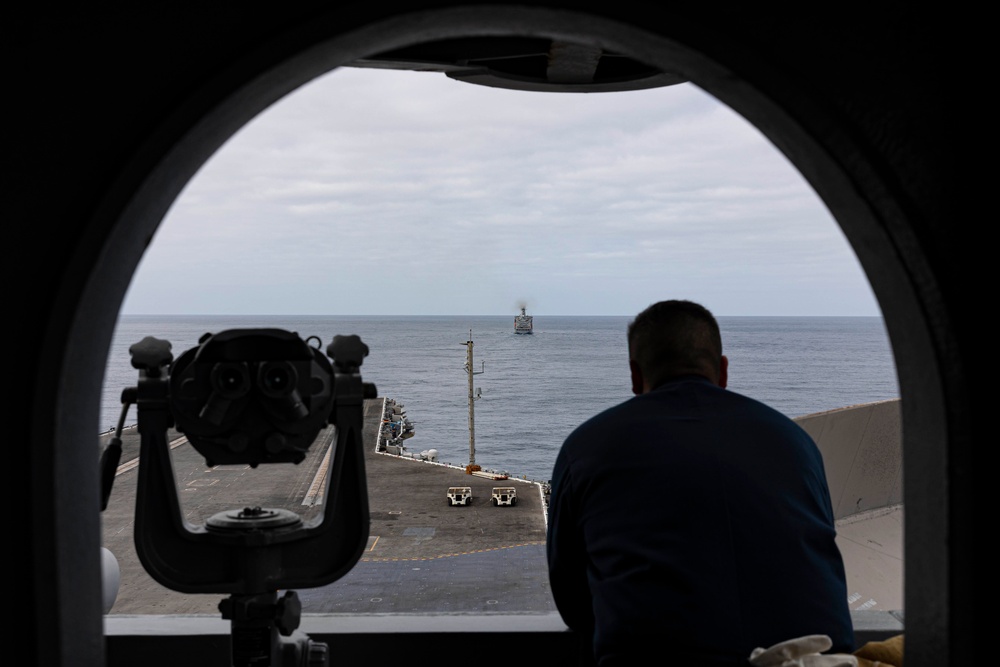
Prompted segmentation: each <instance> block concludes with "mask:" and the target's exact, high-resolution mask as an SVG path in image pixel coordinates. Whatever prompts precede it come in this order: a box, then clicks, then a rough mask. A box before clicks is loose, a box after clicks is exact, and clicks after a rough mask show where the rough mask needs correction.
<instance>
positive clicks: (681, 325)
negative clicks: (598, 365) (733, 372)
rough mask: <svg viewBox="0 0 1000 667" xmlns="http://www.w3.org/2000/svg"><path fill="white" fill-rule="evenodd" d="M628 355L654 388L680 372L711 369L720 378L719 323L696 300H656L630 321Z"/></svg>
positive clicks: (704, 372)
mask: <svg viewBox="0 0 1000 667" xmlns="http://www.w3.org/2000/svg"><path fill="white" fill-rule="evenodd" d="M628 351H629V359H630V360H631V361H634V362H635V363H636V364H637V365H638V366H639V369H640V370H641V371H642V374H643V376H644V377H645V378H646V381H647V382H648V383H649V385H650V386H651V387H653V388H656V387H658V386H659V385H661V384H663V383H664V382H665V381H666V380H667V379H668V378H670V377H673V376H677V375H687V374H698V375H705V374H708V373H711V374H712V375H713V376H714V377H715V378H718V375H719V371H720V364H721V361H722V335H721V334H720V333H719V323H718V322H716V320H715V317H714V316H713V315H712V313H711V312H709V310H708V309H707V308H705V307H704V306H702V305H700V304H697V303H694V302H693V301H684V300H670V301H660V302H658V303H654V304H653V305H651V306H650V307H649V308H647V309H646V310H644V311H642V312H641V313H639V314H638V315H636V316H635V319H634V320H632V322H630V323H629V325H628Z"/></svg>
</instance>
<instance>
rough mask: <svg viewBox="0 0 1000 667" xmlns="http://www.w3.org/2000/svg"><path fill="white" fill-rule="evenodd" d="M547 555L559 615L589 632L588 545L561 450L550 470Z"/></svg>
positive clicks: (573, 626) (591, 614)
mask: <svg viewBox="0 0 1000 667" xmlns="http://www.w3.org/2000/svg"><path fill="white" fill-rule="evenodd" d="M546 554H547V557H548V563H549V585H550V586H551V588H552V597H553V599H554V600H555V603H556V609H558V610H559V615H560V616H562V619H563V621H564V622H565V623H566V625H567V626H569V627H570V628H571V629H572V630H574V631H576V632H581V633H588V634H590V633H592V632H593V628H594V612H593V604H592V596H591V592H590V584H589V582H588V579H587V548H586V546H585V544H584V540H583V530H582V527H581V525H580V519H579V512H578V511H577V509H576V500H575V498H574V492H573V478H572V473H571V468H570V465H569V463H568V462H567V460H566V457H565V456H564V455H562V453H560V456H559V457H558V458H557V459H556V465H555V468H554V469H553V473H552V493H551V497H550V501H549V526H548V536H547V540H546Z"/></svg>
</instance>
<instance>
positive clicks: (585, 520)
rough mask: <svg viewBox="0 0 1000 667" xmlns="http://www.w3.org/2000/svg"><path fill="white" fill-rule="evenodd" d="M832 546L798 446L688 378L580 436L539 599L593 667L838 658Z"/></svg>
mask: <svg viewBox="0 0 1000 667" xmlns="http://www.w3.org/2000/svg"><path fill="white" fill-rule="evenodd" d="M835 536H836V529H835V526H834V519H833V509H832V507H831V504H830V492H829V489H828V487H827V482H826V473H825V470H824V467H823V459H822V457H821V455H820V452H819V450H818V448H817V447H816V444H815V443H814V442H813V441H812V439H811V438H810V437H809V435H808V434H807V433H806V432H805V431H803V430H802V429H801V428H800V427H799V426H798V425H797V424H795V422H793V421H792V420H791V419H789V418H788V417H786V416H784V415H782V414H781V413H779V412H777V411H776V410H774V409H772V408H770V407H768V406H766V405H764V404H762V403H760V402H758V401H755V400H753V399H750V398H747V397H745V396H742V395H740V394H737V393H734V392H732V391H727V390H725V389H722V388H720V387H718V386H716V385H714V384H712V383H711V382H710V381H708V380H707V379H705V378H701V377H696V376H685V377H682V378H676V379H674V380H672V381H670V382H668V383H667V384H665V385H664V386H662V387H659V388H658V389H656V390H654V391H652V392H649V393H647V394H643V395H640V396H636V397H634V398H632V399H630V400H628V401H625V402H624V403H622V404H620V405H617V406H615V407H613V408H610V409H609V410H606V411H605V412H602V413H601V414H599V415H597V416H595V417H593V418H592V419H590V420H588V421H587V422H585V423H584V424H582V425H581V426H580V427H579V428H577V429H576V430H575V431H573V433H571V434H570V436H569V437H568V438H567V439H566V441H565V443H564V444H563V446H562V449H561V450H560V452H559V456H558V457H557V459H556V463H555V468H554V470H553V474H552V494H551V504H550V508H549V528H548V541H547V550H548V561H549V577H550V582H551V585H552V594H553V597H554V599H555V603H556V607H557V608H558V610H559V613H560V614H561V616H562V618H563V620H564V621H565V622H566V624H567V625H568V626H569V627H570V628H572V629H573V630H575V631H578V632H580V633H582V634H583V635H585V636H586V637H588V638H590V637H592V639H593V647H594V653H595V656H596V658H597V660H598V662H599V664H602V665H613V664H642V656H647V655H648V654H649V652H650V650H652V651H654V652H656V653H657V654H659V655H660V656H661V657H663V658H669V657H670V656H672V655H681V654H683V655H686V656H697V657H698V658H700V659H704V662H705V663H706V664H708V663H711V662H713V661H717V662H718V663H719V664H725V663H727V662H733V663H734V664H741V663H742V664H745V662H746V660H747V659H748V658H749V656H750V653H751V651H753V649H755V648H757V647H768V646H771V645H773V644H776V643H778V642H782V641H786V640H788V639H793V638H795V637H801V636H803V635H812V634H825V635H829V636H830V638H831V639H832V640H833V648H832V649H831V652H841V653H850V652H852V651H853V650H854V649H855V646H854V631H853V627H852V624H851V617H850V610H849V608H848V602H847V586H846V580H845V576H844V565H843V560H842V558H841V555H840V551H839V549H838V548H837V545H836V543H835V542H834V538H835ZM691 660H692V663H691V664H693V663H694V658H691ZM677 664H681V663H677Z"/></svg>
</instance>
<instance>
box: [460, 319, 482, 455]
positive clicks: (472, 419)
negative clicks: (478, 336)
mask: <svg viewBox="0 0 1000 667" xmlns="http://www.w3.org/2000/svg"><path fill="white" fill-rule="evenodd" d="M462 345H465V347H466V348H467V349H466V353H465V372H466V373H467V374H468V376H469V465H467V466H466V467H465V471H466V472H467V473H472V472H473V471H475V470H479V469H480V468H479V466H478V465H476V413H475V410H474V408H473V404H474V403H475V401H476V400H478V399H479V398H481V397H482V390H480V391H479V392H474V391H473V388H472V376H473V375H482V374H483V373H485V372H486V362H485V361H484V362H482V364H483V366H482V368H483V369H482V370H480V371H475V370H473V368H474V367H473V365H472V347H473V343H472V329H469V340H467V341H465V342H464V343H462Z"/></svg>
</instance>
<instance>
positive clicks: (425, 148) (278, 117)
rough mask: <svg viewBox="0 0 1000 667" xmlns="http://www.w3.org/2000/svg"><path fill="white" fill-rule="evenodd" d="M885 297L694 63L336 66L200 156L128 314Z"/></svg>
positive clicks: (614, 308)
mask: <svg viewBox="0 0 1000 667" xmlns="http://www.w3.org/2000/svg"><path fill="white" fill-rule="evenodd" d="M666 298H687V299H693V300H696V301H699V302H701V303H703V304H704V305H706V306H707V307H708V308H709V309H711V310H712V311H713V312H714V313H715V314H716V315H722V316H727V315H878V314H879V313H880V310H879V308H878V305H877V303H876V302H875V299H874V296H873V295H872V292H871V289H870V287H869V285H868V281H867V279H866V278H865V276H864V273H863V272H862V270H861V268H860V265H859V264H858V262H857V260H856V258H855V256H854V253H853V251H852V250H851V248H850V246H849V245H848V244H847V241H846V240H845V238H844V236H843V234H842V232H841V231H840V229H839V227H838V226H837V225H836V223H835V222H834V221H833V218H832V217H831V216H830V214H829V212H828V211H827V210H826V208H825V206H824V205H823V204H822V202H821V201H820V200H819V198H818V197H817V196H816V194H815V193H814V192H813V190H812V189H811V188H810V187H809V186H808V185H807V184H806V182H805V181H804V180H803V178H802V177H801V176H800V175H799V173H798V172H797V171H796V170H795V169H794V168H793V167H792V166H791V165H790V164H789V162H788V161H787V160H786V159H785V158H784V156H782V155H781V154H780V153H779V152H778V151H777V150H776V149H775V148H774V147H773V146H772V145H771V144H770V143H768V142H767V140H765V139H764V138H763V137H762V136H761V135H760V133H759V132H758V131H757V130H756V129H754V128H753V127H752V126H751V125H749V124H748V123H747V122H746V121H744V120H743V119H742V118H741V117H740V116H738V115H737V114H736V113H735V112H733V111H732V110H730V109H729V108H728V107H725V106H723V105H722V104H720V103H719V102H717V101H716V100H715V99H714V98H712V97H710V96H709V95H708V94H707V93H705V92H703V91H702V90H701V89H699V88H697V87H695V86H694V85H693V84H682V85H678V86H670V87H666V88H660V89H656V90H649V91H636V92H624V93H612V94H600V93H591V94H565V93H562V94H554V93H549V94H544V93H530V92H521V91H510V90H500V89H494V88H488V87H483V86H476V85H471V84H468V83H460V82H456V81H453V80H451V79H448V78H447V77H445V76H444V75H442V74H436V73H418V72H409V71H405V72H398V71H383V70H368V69H364V70H361V69H340V70H336V71H334V72H331V73H330V74H328V75H326V76H324V77H322V78H320V79H317V80H316V81H314V82H312V83H311V84H309V85H307V86H305V87H303V88H301V89H300V90H298V91H296V92H295V93H293V94H292V95H290V96H288V97H286V98H285V99H284V100H282V101H280V102H279V103H278V104H276V105H274V106H273V107H271V108H270V109H268V110H266V111H265V112H263V113H262V114H261V115H260V116H258V117H257V118H256V119H255V120H254V121H253V122H251V123H250V124H249V125H247V126H246V127H244V128H243V129H242V130H241V131H240V132H239V133H238V134H237V135H236V136H234V137H233V138H232V139H231V140H230V141H229V142H228V143H227V144H226V145H225V146H223V147H222V149H221V150H220V151H219V152H218V153H217V154H216V155H215V156H214V157H213V158H212V159H211V160H210V161H209V162H208V163H207V164H206V165H205V166H204V167H203V169H202V170H201V172H200V173H198V174H197V175H196V176H195V177H194V179H192V181H191V182H190V183H189V184H188V187H187V188H186V190H185V191H184V192H183V193H182V195H181V196H180V198H179V199H178V200H177V202H175V204H174V206H173V208H172V209H171V211H170V212H169V213H168V215H167V217H166V219H165V220H164V222H163V224H162V225H161V227H160V229H159V231H158V232H157V235H156V237H155V238H154V242H153V244H152V245H151V246H150V249H149V250H148V252H147V254H146V255H145V257H144V258H143V260H142V263H141V264H140V267H139V270H138V271H137V273H136V275H135V277H134V279H133V283H132V286H131V288H130V290H129V293H128V296H127V298H126V300H125V303H124V306H123V310H122V312H124V313H130V314H158V313H162V314H208V315H223V314H274V315H307V314H317V315H325V314H330V315H424V314H428V315H511V314H512V313H513V312H515V311H516V310H517V309H518V308H519V307H520V305H522V304H523V305H525V306H526V307H527V308H528V310H529V312H530V313H531V314H535V315H634V314H635V313H636V312H638V311H639V310H641V309H643V308H645V307H646V306H648V305H649V304H650V303H652V302H654V301H658V300H660V299H666Z"/></svg>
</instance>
